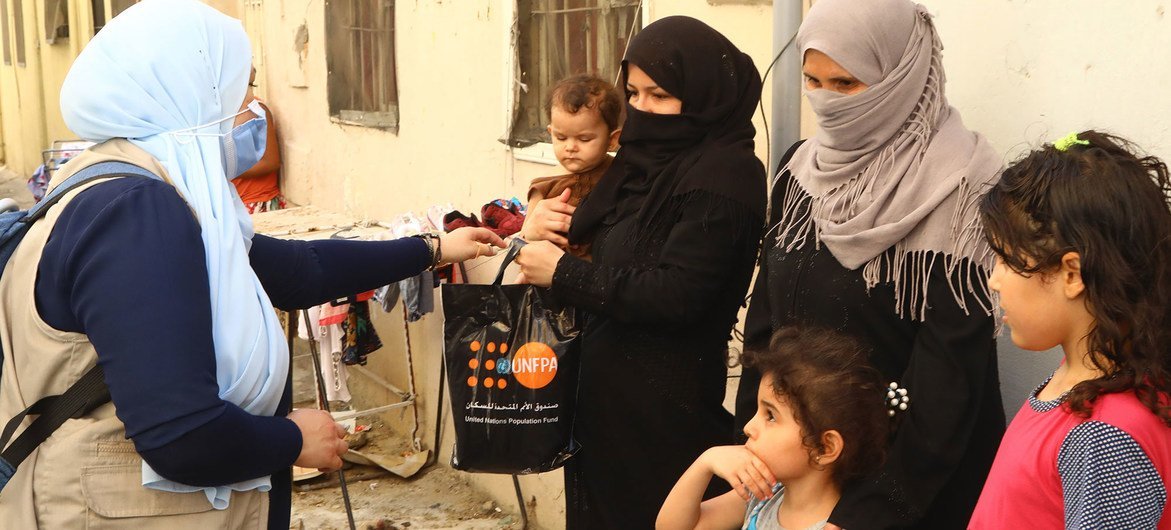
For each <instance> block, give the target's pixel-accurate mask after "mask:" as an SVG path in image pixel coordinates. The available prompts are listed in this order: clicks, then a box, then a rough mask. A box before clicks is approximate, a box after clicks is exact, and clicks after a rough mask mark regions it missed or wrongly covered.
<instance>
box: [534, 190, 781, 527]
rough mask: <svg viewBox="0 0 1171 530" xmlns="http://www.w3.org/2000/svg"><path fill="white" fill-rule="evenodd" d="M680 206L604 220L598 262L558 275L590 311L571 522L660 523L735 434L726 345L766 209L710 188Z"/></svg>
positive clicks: (560, 288)
mask: <svg viewBox="0 0 1171 530" xmlns="http://www.w3.org/2000/svg"><path fill="white" fill-rule="evenodd" d="M762 202H763V201H762ZM670 211H671V212H672V215H670V216H669V219H671V220H673V222H666V223H654V226H649V227H648V226H643V225H641V224H640V223H639V222H638V220H637V216H634V215H627V216H620V217H618V218H617V219H616V220H615V221H614V222H613V223H612V224H605V225H603V226H602V227H601V228H599V230H598V232H597V235H596V237H595V239H594V244H593V263H589V262H585V261H582V260H580V259H578V258H574V257H573V256H570V255H566V256H564V257H563V258H562V259H561V260H560V262H559V263H558V266H557V270H556V273H555V275H554V278H553V291H554V293H556V294H557V295H558V296H559V297H561V298H562V299H563V300H565V301H566V302H568V303H572V304H573V305H575V306H578V307H580V308H583V309H585V310H586V311H587V312H588V313H589V317H588V321H587V323H586V325H585V329H584V332H583V334H582V347H583V351H582V356H581V379H580V387H579V397H578V408H577V418H576V420H575V424H574V437H575V438H576V439H577V441H578V442H580V444H581V451H580V452H579V453H578V454H577V455H575V456H574V457H573V458H572V459H570V460H569V462H568V464H567V466H566V505H567V506H566V512H567V513H566V516H567V525H566V527H567V528H568V529H569V530H575V529H604V528H621V529H642V528H653V527H654V521H655V517H656V515H657V514H658V511H659V507H660V506H661V505H662V503H663V500H664V499H666V497H667V494H668V493H669V492H670V490H671V487H672V486H673V485H674V484H675V481H676V480H678V478H679V477H680V476H681V475H682V474H683V472H684V471H685V470H686V469H687V467H688V466H689V465H691V463H692V462H693V461H694V460H695V459H696V458H697V457H698V456H699V455H700V453H702V452H703V451H704V450H705V449H707V448H709V447H712V446H715V445H723V444H729V443H732V434H731V433H732V416H731V414H729V413H728V412H727V411H726V410H725V409H724V408H723V406H722V402H723V400H724V392H725V387H726V381H727V364H726V356H727V344H728V339H729V333H730V331H731V328H732V326H733V324H734V323H735V321H736V312H737V310H738V308H739V307H740V306H741V304H742V303H743V297H744V294H745V292H746V291H747V288H748V283H749V281H750V279H751V275H752V267H753V260H754V257H755V252H756V247H757V242H758V241H759V238H760V233H761V230H762V227H763V220H762V219H761V218H760V217H759V216H756V215H755V214H752V213H749V212H748V209H747V208H745V207H744V206H743V205H741V204H740V203H738V202H736V201H734V200H731V199H728V198H725V197H721V196H718V195H715V194H712V193H709V192H705V191H693V192H690V193H688V194H686V195H683V196H680V197H676V198H675V199H674V200H672V201H671V202H670ZM636 235H637V236H638V237H634V236H636ZM633 240H638V241H640V243H639V244H630V241H633ZM717 489H718V488H717ZM711 491H712V492H715V491H716V489H713V490H711ZM725 491H726V490H725Z"/></svg>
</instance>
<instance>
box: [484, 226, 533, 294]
mask: <svg viewBox="0 0 1171 530" xmlns="http://www.w3.org/2000/svg"><path fill="white" fill-rule="evenodd" d="M527 244H529V242H528V241H525V240H523V239H521V238H519V237H518V238H516V239H513V240H512V242H511V243H509V244H508V250H507V251H505V252H504V261H503V262H501V263H500V271H499V272H497V273H496V281H494V282H492V285H500V283H501V282H503V281H504V269H507V268H508V266H509V265H512V262H513V261H515V260H516V256H517V254H520V249H522V248H524V246H525V245H527Z"/></svg>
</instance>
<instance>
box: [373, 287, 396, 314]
mask: <svg viewBox="0 0 1171 530" xmlns="http://www.w3.org/2000/svg"><path fill="white" fill-rule="evenodd" d="M401 291H402V288H401V287H400V284H399V283H392V284H390V285H383V286H382V287H379V288H378V289H375V290H374V301H375V302H378V304H379V305H381V306H382V310H383V311H385V312H387V313H389V312H391V311H394V306H396V305H398V300H399V293H400V292H401Z"/></svg>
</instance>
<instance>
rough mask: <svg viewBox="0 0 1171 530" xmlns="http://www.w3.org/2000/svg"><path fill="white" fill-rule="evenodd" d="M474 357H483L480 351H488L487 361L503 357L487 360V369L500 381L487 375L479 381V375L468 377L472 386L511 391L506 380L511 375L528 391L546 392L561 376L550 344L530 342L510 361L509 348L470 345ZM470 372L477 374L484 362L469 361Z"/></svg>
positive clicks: (502, 345) (485, 361)
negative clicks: (547, 387)
mask: <svg viewBox="0 0 1171 530" xmlns="http://www.w3.org/2000/svg"><path fill="white" fill-rule="evenodd" d="M470 349H471V350H472V353H477V354H478V353H480V350H481V349H483V350H485V354H486V355H484V356H485V357H487V356H488V355H493V354H496V353H497V352H498V351H499V355H500V357H499V358H498V359H485V360H484V365H483V369H484V370H485V371H486V372H487V373H489V374H491V373H493V372H494V373H496V374H499V375H497V376H496V377H493V376H491V375H485V376H484V378H483V380H482V381H481V380H479V379H477V378H476V376H475V375H472V376H471V377H468V386H477V385H480V384H483V385H484V387H485V388H492V387H496V388H499V389H504V388H507V387H508V381H507V379H506V377H507V376H508V375H509V374H511V375H512V376H513V377H514V378H516V382H517V383H519V384H520V385H521V386H524V387H526V388H532V389H537V388H544V387H545V386H546V385H548V384H549V383H550V382H552V381H553V378H554V377H556V376H557V354H556V353H554V352H553V348H550V347H549V346H548V345H547V344H543V343H540V342H529V343H526V344H524V345H523V346H521V347H520V348H517V350H516V352H514V353H513V354H512V359H509V358H508V344H506V343H503V342H502V343H500V344H499V345H497V344H496V343H495V342H489V343H488V344H487V345H482V344H480V341H478V340H474V341H472V343H471V345H470ZM468 368H471V369H472V370H473V374H475V373H477V372H476V370H477V368H481V366H480V360H479V358H477V357H473V358H472V359H471V360H469V361H468Z"/></svg>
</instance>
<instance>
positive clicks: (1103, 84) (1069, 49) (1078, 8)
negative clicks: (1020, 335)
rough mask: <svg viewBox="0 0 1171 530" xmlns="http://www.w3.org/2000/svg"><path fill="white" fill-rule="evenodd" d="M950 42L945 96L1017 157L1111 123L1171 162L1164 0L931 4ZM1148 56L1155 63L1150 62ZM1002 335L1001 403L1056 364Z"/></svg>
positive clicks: (1170, 39)
mask: <svg viewBox="0 0 1171 530" xmlns="http://www.w3.org/2000/svg"><path fill="white" fill-rule="evenodd" d="M923 3H924V4H925V5H926V6H927V7H928V8H930V10H931V12H932V13H934V14H935V15H936V22H937V24H938V28H939V32H940V35H941V37H942V39H943V44H944V46H945V49H944V58H943V62H944V68H945V69H946V70H947V75H948V85H947V94H948V97H949V98H950V100H951V102H952V104H954V105H955V106H956V107H957V108H958V109H959V110H960V112H961V113H962V114H963V116H964V121H965V123H966V124H967V125H968V126H969V127H971V128H972V129H975V130H977V131H980V132H982V133H984V134H985V135H987V136H988V138H989V140H990V141H991V142H992V145H994V146H995V147H996V148H997V150H998V151H1000V152H1002V153H1005V160H1006V161H1009V162H1011V161H1012V160H1014V159H1015V158H1018V157H1019V156H1020V155H1021V154H1023V153H1024V152H1026V151H1027V150H1028V149H1030V148H1033V147H1036V146H1038V145H1039V144H1040V143H1042V142H1046V141H1052V140H1054V139H1056V138H1059V137H1061V136H1064V135H1065V134H1067V133H1069V132H1073V131H1081V130H1085V129H1088V128H1098V129H1106V130H1109V131H1112V132H1115V133H1117V134H1120V135H1122V136H1124V137H1127V138H1130V139H1132V140H1134V141H1135V142H1137V143H1138V144H1139V145H1140V146H1142V147H1144V148H1145V149H1147V150H1148V151H1149V152H1150V153H1151V154H1155V155H1158V156H1160V157H1162V158H1163V159H1164V160H1169V159H1171V103H1169V102H1168V101H1167V99H1166V97H1165V95H1164V92H1165V91H1164V90H1163V89H1162V88H1160V87H1163V86H1166V85H1167V84H1169V83H1171V62H1168V61H1166V60H1163V59H1162V58H1161V56H1162V55H1163V54H1162V51H1163V50H1171V17H1168V16H1167V14H1166V10H1167V8H1168V7H1171V6H1169V5H1168V2H1166V1H1163V0H1131V1H1127V2H1096V1H1092V0H1072V1H1057V0H1043V1H1032V2H1029V1H1020V0H1016V1H1014V0H983V1H980V2H972V1H963V0H926V1H924V2H923ZM1148 58H1149V59H1148ZM1007 335H1008V333H1007V332H1005V333H1002V336H1001V337H1000V346H1001V348H1000V372H1001V386H1002V392H1003V395H1004V399H1005V409H1006V410H1007V411H1008V412H1009V414H1010V415H1011V414H1015V413H1016V411H1017V409H1019V408H1020V404H1021V402H1022V401H1023V399H1024V397H1025V396H1026V395H1027V393H1028V392H1029V391H1030V390H1032V388H1033V387H1034V386H1036V385H1037V384H1039V383H1040V382H1041V381H1042V380H1044V378H1045V377H1047V376H1048V375H1049V373H1050V372H1052V371H1053V369H1054V368H1056V367H1057V362H1058V359H1059V353H1057V352H1046V353H1036V352H1024V351H1021V350H1020V349H1018V348H1016V347H1014V346H1012V343H1011V341H1010V340H1009V339H1008V336H1007Z"/></svg>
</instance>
